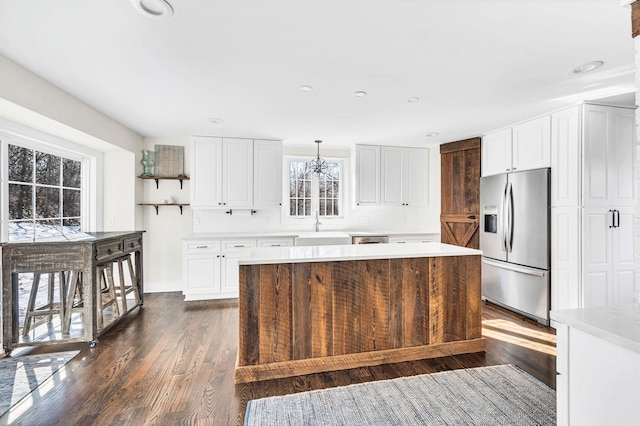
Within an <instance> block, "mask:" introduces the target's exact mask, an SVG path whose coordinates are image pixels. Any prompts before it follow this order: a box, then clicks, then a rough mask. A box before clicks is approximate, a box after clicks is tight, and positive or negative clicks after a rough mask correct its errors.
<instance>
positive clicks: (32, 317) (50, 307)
mask: <svg viewBox="0 0 640 426" xmlns="http://www.w3.org/2000/svg"><path fill="white" fill-rule="evenodd" d="M56 273H58V274H59V282H58V290H59V293H60V295H59V297H60V299H59V301H57V302H56V301H55V300H54V293H55V274H56ZM48 274H49V283H48V285H49V287H48V289H47V303H46V304H44V305H42V306H38V307H36V299H37V296H38V289H39V288H40V278H41V274H40V273H38V272H34V273H33V282H32V283H31V292H30V294H29V302H28V303H27V309H26V312H25V315H24V325H23V326H22V335H23V336H26V335H27V334H29V331H30V330H31V327H32V325H33V324H32V321H33V323H34V324H36V325H38V322H37V318H39V317H45V316H46V317H48V322H51V321H52V320H53V315H55V314H57V315H59V316H60V323H61V324H64V305H65V285H64V282H65V276H64V272H49V273H48Z"/></svg>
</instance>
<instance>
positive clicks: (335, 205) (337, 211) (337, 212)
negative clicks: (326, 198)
mask: <svg viewBox="0 0 640 426" xmlns="http://www.w3.org/2000/svg"><path fill="white" fill-rule="evenodd" d="M333 215H334V216H340V209H338V200H333Z"/></svg>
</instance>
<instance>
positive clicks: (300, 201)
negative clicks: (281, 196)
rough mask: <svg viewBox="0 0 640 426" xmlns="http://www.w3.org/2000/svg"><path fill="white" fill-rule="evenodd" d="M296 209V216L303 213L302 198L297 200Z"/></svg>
mask: <svg viewBox="0 0 640 426" xmlns="http://www.w3.org/2000/svg"><path fill="white" fill-rule="evenodd" d="M297 207H298V208H297V210H296V216H300V215H303V214H304V200H300V199H298V200H297Z"/></svg>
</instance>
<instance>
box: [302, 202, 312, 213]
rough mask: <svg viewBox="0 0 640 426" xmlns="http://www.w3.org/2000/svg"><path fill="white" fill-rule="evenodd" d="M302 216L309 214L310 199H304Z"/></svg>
mask: <svg viewBox="0 0 640 426" xmlns="http://www.w3.org/2000/svg"><path fill="white" fill-rule="evenodd" d="M304 216H311V200H305V201H304Z"/></svg>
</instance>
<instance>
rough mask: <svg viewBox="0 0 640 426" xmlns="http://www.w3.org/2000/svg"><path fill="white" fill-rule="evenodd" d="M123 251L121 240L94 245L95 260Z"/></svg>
mask: <svg viewBox="0 0 640 426" xmlns="http://www.w3.org/2000/svg"><path fill="white" fill-rule="evenodd" d="M122 253H123V247H122V240H118V241H112V242H110V243H106V244H100V245H99V246H96V260H102V259H107V258H109V257H112V256H116V255H119V254H122Z"/></svg>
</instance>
